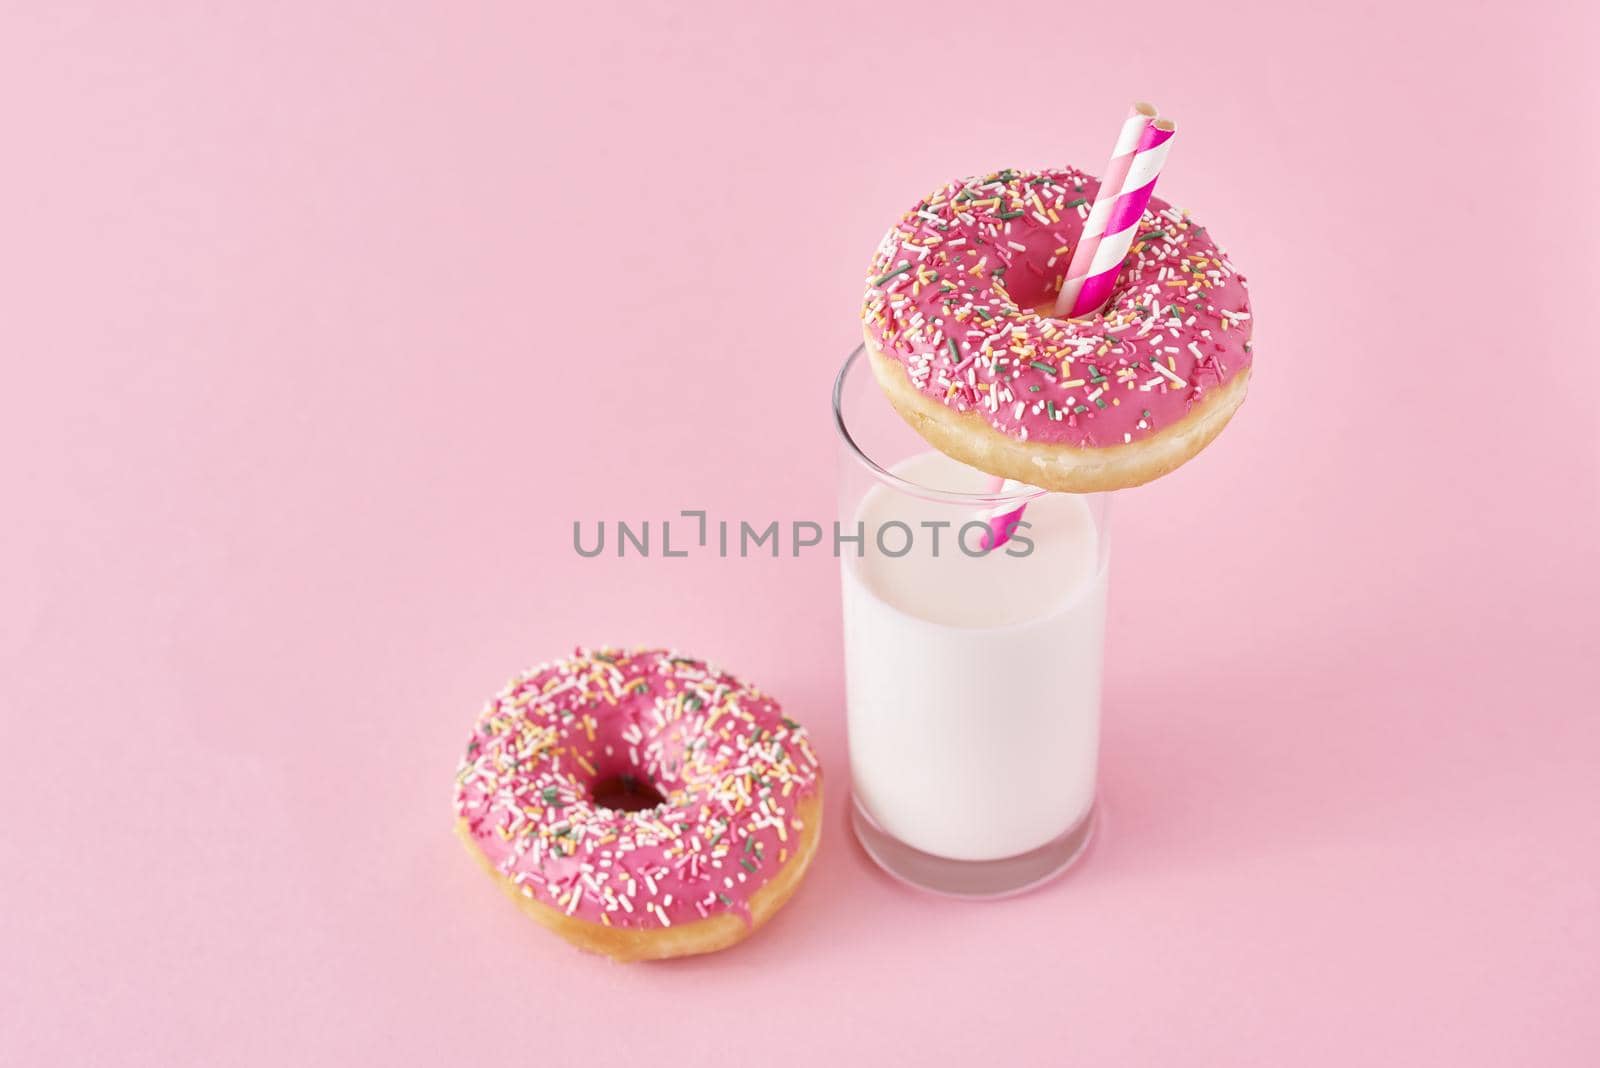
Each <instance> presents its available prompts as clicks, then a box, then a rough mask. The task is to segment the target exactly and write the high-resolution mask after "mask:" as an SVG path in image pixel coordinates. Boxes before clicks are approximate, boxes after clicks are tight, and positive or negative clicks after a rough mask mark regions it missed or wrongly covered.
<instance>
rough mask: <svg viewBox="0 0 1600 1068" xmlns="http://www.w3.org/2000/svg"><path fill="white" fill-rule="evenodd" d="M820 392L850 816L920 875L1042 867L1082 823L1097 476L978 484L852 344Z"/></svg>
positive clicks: (1090, 699)
mask: <svg viewBox="0 0 1600 1068" xmlns="http://www.w3.org/2000/svg"><path fill="white" fill-rule="evenodd" d="M833 409H834V416H835V419H836V421H837V426H838V431H839V446H840V447H839V456H840V461H839V463H840V477H839V530H838V532H837V535H836V544H837V545H838V546H839V556H840V572H841V578H842V581H843V589H844V651H845V678H846V702H847V720H848V726H849V741H850V775H851V782H852V786H853V788H854V789H853V801H854V808H853V813H852V819H853V822H854V827H855V832H856V836H857V837H858V838H859V839H860V841H861V844H862V845H863V846H864V847H865V848H866V850H867V852H868V853H869V854H870V855H871V856H872V858H873V859H874V860H876V861H877V862H878V864H879V865H881V866H882V867H883V868H884V869H885V870H887V871H888V872H889V873H890V874H892V875H894V876H896V877H897V878H899V879H902V880H904V881H905V882H908V883H911V884H912V885H915V886H918V887H922V888H924V889H928V890H933V891H935V892H939V893H944V894H951V895H956V896H962V897H999V896H1003V895H1006V894H1013V893H1018V892H1020V891H1023V890H1026V889H1028V888H1030V887H1032V886H1036V885H1038V884H1039V883H1041V882H1043V881H1044V880H1046V879H1049V878H1051V877H1052V876H1055V875H1058V874H1060V873H1061V872H1062V871H1065V870H1066V869H1067V868H1068V867H1069V866H1070V865H1071V864H1072V863H1073V861H1074V860H1076V859H1077V858H1078V856H1079V855H1080V854H1081V853H1082V852H1083V849H1084V847H1085V846H1086V845H1087V844H1088V842H1089V838H1090V836H1091V834H1092V833H1093V830H1094V820H1095V763H1096V756H1097V751H1098V748H1099V739H1100V670H1101V650H1102V647H1103V645H1104V640H1105V618H1106V571H1107V563H1108V557H1109V543H1110V537H1109V524H1108V518H1109V504H1110V495H1109V494H1088V495H1074V494H1060V493H1046V492H1044V491H1043V490H1038V489H1033V488H1031V487H1030V488H1024V489H1022V490H1015V491H1004V492H1002V491H996V490H992V489H991V488H990V487H991V486H992V485H993V480H992V479H991V478H990V477H989V476H988V475H985V474H984V473H983V472H981V471H977V470H974V469H973V468H971V467H968V466H966V465H965V464H962V463H960V462H959V461H956V460H952V459H950V458H949V457H947V456H945V455H944V454H943V453H940V452H937V451H934V450H933V449H932V448H931V447H930V446H929V445H928V444H927V443H926V442H925V441H923V439H922V438H921V437H919V436H918V435H917V434H916V433H915V432H914V431H912V430H911V429H910V428H909V427H908V426H906V424H905V423H904V422H903V421H902V420H901V418H900V416H899V415H897V414H896V413H895V411H894V409H892V408H891V407H890V406H889V402H888V400H887V399H885V398H884V396H883V394H882V392H881V391H880V390H879V389H878V385H877V383H876V382H875V381H874V380H873V376H872V368H871V367H870V366H869V365H868V362H867V356H866V354H865V353H864V352H863V351H862V350H861V349H859V348H858V349H857V350H856V351H855V352H854V353H852V354H851V355H850V357H849V358H848V359H847V360H845V364H844V367H843V368H842V369H841V370H840V372H839V377H838V379H837V381H836V382H835V384H834V394H833ZM1023 504H1026V506H1027V507H1026V510H1025V511H1024V512H1023V514H1022V522H1023V525H1021V526H1019V527H1018V528H1017V529H1016V531H1015V533H1014V534H1013V535H1012V537H1011V540H1010V541H1009V542H1006V543H1005V544H1003V545H1000V546H997V547H995V548H993V549H992V550H986V546H987V545H988V541H989V538H990V534H989V527H990V517H991V516H996V515H1003V514H1005V513H1008V512H1011V511H1012V510H1014V509H1015V508H1017V507H1018V506H1019V505H1023ZM858 535H859V540H856V539H857V536H858Z"/></svg>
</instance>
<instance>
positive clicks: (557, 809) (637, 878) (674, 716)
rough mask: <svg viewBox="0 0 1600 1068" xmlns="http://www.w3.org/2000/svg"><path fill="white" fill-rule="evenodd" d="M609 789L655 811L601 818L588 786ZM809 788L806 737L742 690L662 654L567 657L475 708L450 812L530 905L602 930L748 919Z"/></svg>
mask: <svg viewBox="0 0 1600 1068" xmlns="http://www.w3.org/2000/svg"><path fill="white" fill-rule="evenodd" d="M613 779H615V780H618V781H622V782H624V783H627V784H630V785H631V784H633V783H635V782H640V783H648V784H649V785H650V786H651V787H652V788H653V789H654V790H655V791H656V792H657V793H659V794H660V795H661V797H662V798H664V799H665V800H664V801H663V803H661V804H659V805H656V806H655V807H653V808H647V809H643V810H640V811H624V810H621V809H612V808H607V807H605V806H603V805H601V804H599V803H598V802H596V801H595V799H594V797H595V790H596V787H597V786H598V785H600V784H603V783H605V782H607V781H610V780H613ZM819 781H820V771H819V769H818V764H817V759H816V756H815V755H814V754H813V753H812V750H811V744H810V741H809V739H808V738H807V737H806V733H805V730H804V729H803V728H801V727H800V725H799V724H797V723H795V722H794V721H793V720H790V719H787V718H786V717H784V716H783V714H782V712H781V711H780V709H779V707H778V704H777V702H775V701H773V700H772V699H771V698H770V697H767V696H766V695H764V694H762V693H761V692H760V691H759V690H757V689H755V688H754V687H751V686H746V685H745V684H743V683H741V682H740V681H739V680H738V679H736V678H734V677H733V676H731V675H728V674H726V673H724V672H721V671H718V670H717V669H716V668H714V667H712V666H710V665H707V664H706V663H705V662H704V661H700V660H694V659H691V658H688V657H684V656H679V655H677V654H674V653H670V652H668V651H665V650H649V649H638V650H634V651H632V652H626V651H622V650H619V649H600V650H596V651H593V652H590V651H587V650H584V649H578V650H577V651H576V652H575V653H574V655H573V656H572V657H571V658H569V659H565V660H559V661H555V662H552V663H548V664H543V665H540V666H538V667H536V668H533V669H532V670H530V671H528V672H526V673H524V674H522V675H520V676H518V677H517V678H515V679H513V680H512V681H511V682H510V683H509V684H508V685H507V686H506V687H505V689H503V690H501V691H500V693H498V694H496V695H495V697H494V698H493V699H492V700H491V701H490V702H489V704H488V706H487V707H486V708H485V709H484V711H483V712H482V714H481V715H480V716H479V718H478V722H477V726H476V727H475V729H474V731H473V735H472V738H471V739H470V740H469V741H468V743H467V749H466V755H465V757H464V758H463V760H462V762H461V765H460V768H459V770H458V771H457V774H456V797H455V804H456V814H457V815H458V816H459V817H460V818H461V819H463V820H465V821H466V823H467V827H468V829H469V830H470V832H471V834H472V837H473V840H474V841H475V842H476V843H477V844H478V846H479V848H481V849H482V850H483V851H484V854H485V855H486V856H487V857H488V858H489V860H490V861H491V862H492V863H493V864H494V866H495V867H496V868H497V869H498V870H499V871H500V872H501V873H503V874H504V875H505V876H506V877H508V878H509V879H511V880H512V882H513V883H515V884H516V885H517V887H518V888H519V889H520V890H521V892H522V893H523V894H525V895H527V896H528V897H531V898H534V899H536V900H539V901H541V902H543V903H544V904H547V905H549V906H551V907H553V908H557V909H560V910H561V911H563V912H565V913H566V914H567V915H569V916H578V917H580V918H583V919H587V920H590V921H592V922H597V923H603V924H606V925H608V926H615V927H670V926H672V925H673V924H674V923H683V922H690V921H693V920H696V919H703V918H706V917H708V916H710V915H712V914H713V913H719V912H727V911H733V912H736V913H739V914H741V915H744V916H745V917H746V918H747V919H748V906H747V902H748V900H749V897H750V895H751V894H753V893H754V892H755V891H756V890H758V889H759V888H760V887H761V886H763V885H764V884H765V883H766V882H767V881H768V879H770V878H771V876H772V874H773V873H774V872H775V871H776V870H777V868H778V867H780V866H781V865H782V864H783V863H784V862H785V861H786V860H787V858H788V855H789V854H788V850H787V845H786V844H787V843H788V841H789V838H790V836H791V835H793V834H797V833H798V832H799V831H801V830H802V829H803V828H802V826H801V821H800V819H799V817H798V816H797V815H795V810H796V808H797V806H798V803H799V801H800V800H801V799H802V798H805V797H808V796H810V795H811V794H813V793H814V792H815V791H816V789H817V787H818V784H819ZM771 857H779V858H781V859H779V860H778V861H777V862H776V863H769V862H768V858H771Z"/></svg>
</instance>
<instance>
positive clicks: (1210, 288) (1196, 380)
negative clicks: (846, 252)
mask: <svg viewBox="0 0 1600 1068" xmlns="http://www.w3.org/2000/svg"><path fill="white" fill-rule="evenodd" d="M1098 191H1099V182H1098V181H1097V180H1096V179H1094V178H1091V177H1089V176H1088V175H1086V174H1084V173H1083V172H1082V171H1078V170H1075V169H1073V168H1065V169H1062V170H1049V171H1037V172H1029V171H1014V170H1008V171H1001V172H999V173H998V174H991V175H987V176H984V177H981V178H969V179H965V180H961V181H956V182H952V183H950V184H949V185H946V186H945V187H944V188H942V189H940V190H939V191H938V192H936V193H934V194H933V195H932V196H930V197H928V198H926V199H925V200H923V201H921V202H920V203H918V204H917V206H916V207H914V208H913V209H911V211H909V212H907V213H906V215H905V216H904V217H903V218H902V219H901V220H900V221H899V222H898V223H896V224H895V226H894V228H893V229H891V230H890V231H889V233H888V234H887V235H886V236H885V237H884V239H883V241H882V243H881V244H879V246H878V250H877V252H876V254H875V255H874V256H873V259H872V274H871V276H870V277H869V281H868V286H867V294H866V300H865V304H864V307H863V310H862V317H863V320H864V321H865V324H866V332H867V336H868V338H869V339H870V340H871V341H872V342H873V343H874V344H875V345H876V346H877V347H878V349H879V350H880V351H881V352H883V353H884V354H885V355H887V356H889V357H891V358H892V359H895V360H898V361H899V362H900V363H901V364H902V365H904V367H905V368H906V373H907V375H908V376H909V377H910V380H911V382H912V384H913V385H915V386H916V388H917V389H918V390H919V391H921V392H922V393H925V394H927V395H928V396H930V397H933V398H935V399H937V400H939V401H941V402H942V403H944V404H945V405H946V406H948V407H950V408H953V409H955V410H957V411H963V412H965V411H976V412H978V413H980V414H981V415H982V416H983V418H984V419H986V420H987V421H988V423H989V424H990V425H991V426H993V427H994V428H995V429H996V430H998V431H1000V432H1001V433H1003V434H1006V435H1009V436H1011V437H1014V438H1017V439H1018V440H1021V441H1038V442H1046V443H1050V444H1066V445H1074V446H1080V447H1106V446H1113V445H1122V444H1125V443H1129V442H1135V441H1139V440H1141V439H1143V438H1146V437H1148V436H1150V435H1152V434H1154V433H1157V432H1159V431H1160V430H1161V429H1162V428H1163V427H1166V426H1170V425H1171V424H1172V423H1174V422H1176V421H1177V420H1179V419H1181V418H1182V417H1183V416H1184V414H1185V413H1187V412H1188V411H1189V409H1190V408H1192V407H1193V406H1194V405H1195V404H1196V403H1197V402H1198V401H1200V400H1201V399H1202V398H1203V397H1204V396H1205V393H1206V391H1207V390H1209V389H1213V388H1215V387H1217V386H1218V385H1221V384H1222V383H1224V382H1227V381H1229V380H1230V379H1232V378H1233V377H1234V376H1235V375H1237V374H1239V373H1240V372H1241V371H1243V370H1245V369H1246V368H1248V367H1249V366H1250V362H1251V355H1250V328H1251V319H1250V301H1249V296H1248V294H1247V293H1246V291H1245V280H1244V276H1243V275H1240V274H1238V273H1237V272H1236V271H1235V270H1234V268H1233V265H1232V264H1231V263H1230V262H1229V261H1228V257H1227V255H1226V254H1225V253H1223V252H1222V251H1221V250H1220V249H1219V248H1217V245H1216V243H1215V242H1214V241H1212V240H1211V237H1210V235H1209V234H1208V233H1206V231H1205V228H1204V227H1201V226H1198V225H1196V224H1195V223H1194V222H1193V221H1192V220H1191V219H1190V218H1189V217H1188V215H1187V213H1185V212H1181V211H1178V210H1176V209H1174V208H1173V207H1171V206H1170V205H1169V204H1167V203H1166V202H1165V201H1163V200H1161V199H1159V198H1151V200H1150V204H1149V208H1148V209H1147V210H1146V211H1145V213H1144V215H1143V217H1142V218H1141V220H1140V222H1139V227H1138V235H1137V236H1136V237H1135V238H1134V243H1133V248H1132V250H1131V251H1130V253H1129V255H1128V257H1127V259H1126V260H1125V261H1124V263H1125V266H1124V267H1123V270H1122V273H1121V275H1120V277H1119V278H1118V281H1117V285H1116V287H1115V289H1114V290H1113V291H1112V294H1111V300H1110V303H1109V304H1108V305H1107V306H1106V309H1105V311H1104V313H1103V314H1100V315H1096V316H1093V317H1090V318H1086V319H1083V320H1067V319H1058V318H1055V317H1053V316H1050V315H1041V314H1038V313H1036V312H1033V311H1031V310H1029V309H1031V308H1034V307H1037V306H1040V305H1047V304H1049V303H1050V302H1051V301H1053V300H1054V297H1055V294H1056V292H1057V291H1058V290H1059V289H1060V287H1061V280H1062V278H1063V276H1064V275H1065V274H1066V270H1067V266H1068V264H1069V263H1070V262H1071V257H1072V250H1073V247H1074V246H1075V245H1076V244H1077V241H1078V239H1079V237H1080V236H1081V234H1082V231H1083V224H1084V221H1085V220H1086V219H1087V218H1088V215H1089V207H1090V205H1091V204H1092V203H1093V201H1094V197H1095V194H1096V193H1097V192H1098Z"/></svg>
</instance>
